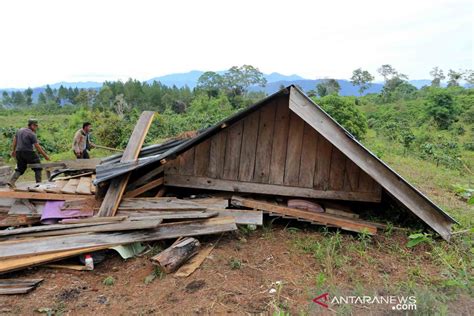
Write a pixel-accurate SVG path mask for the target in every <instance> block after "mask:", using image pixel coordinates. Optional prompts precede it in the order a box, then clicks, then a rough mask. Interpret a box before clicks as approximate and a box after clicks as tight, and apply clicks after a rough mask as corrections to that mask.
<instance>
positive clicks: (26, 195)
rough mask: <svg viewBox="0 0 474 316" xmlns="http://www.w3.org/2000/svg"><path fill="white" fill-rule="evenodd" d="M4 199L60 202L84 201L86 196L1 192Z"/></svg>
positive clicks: (0, 196)
mask: <svg viewBox="0 0 474 316" xmlns="http://www.w3.org/2000/svg"><path fill="white" fill-rule="evenodd" d="M3 197H8V198H15V199H30V200H58V201H68V200H81V199H84V195H78V194H56V193H36V192H18V191H0V198H3Z"/></svg>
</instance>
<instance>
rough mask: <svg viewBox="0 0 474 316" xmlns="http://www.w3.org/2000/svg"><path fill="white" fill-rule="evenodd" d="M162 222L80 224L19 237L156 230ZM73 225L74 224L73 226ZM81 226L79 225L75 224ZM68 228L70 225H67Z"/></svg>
mask: <svg viewBox="0 0 474 316" xmlns="http://www.w3.org/2000/svg"><path fill="white" fill-rule="evenodd" d="M162 221H163V220H162V219H160V218H157V219H154V220H146V221H128V220H127V221H120V222H116V223H95V224H87V225H84V224H82V226H83V227H71V228H66V229H57V230H50V231H42V232H34V233H24V234H22V235H21V237H47V236H60V235H72V234H81V233H98V232H118V231H127V230H142V229H145V230H147V229H151V228H157V227H158V225H159V224H161V222H162ZM73 225H74V224H73ZM77 225H81V224H77ZM69 226H70V225H69Z"/></svg>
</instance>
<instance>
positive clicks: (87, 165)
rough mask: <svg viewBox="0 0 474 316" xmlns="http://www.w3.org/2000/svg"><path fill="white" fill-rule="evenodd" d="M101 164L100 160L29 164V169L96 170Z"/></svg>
mask: <svg viewBox="0 0 474 316" xmlns="http://www.w3.org/2000/svg"><path fill="white" fill-rule="evenodd" d="M100 162H101V159H100V158H92V159H76V160H63V161H58V162H45V163H37V164H28V168H58V169H60V168H68V169H95V168H96V167H97V165H98V164H100Z"/></svg>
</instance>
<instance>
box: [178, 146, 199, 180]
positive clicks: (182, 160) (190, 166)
mask: <svg viewBox="0 0 474 316" xmlns="http://www.w3.org/2000/svg"><path fill="white" fill-rule="evenodd" d="M194 153H195V147H192V148H191V149H188V150H186V151H185V152H184V153H182V154H181V155H180V156H179V157H178V161H179V173H180V174H187V175H192V174H194Z"/></svg>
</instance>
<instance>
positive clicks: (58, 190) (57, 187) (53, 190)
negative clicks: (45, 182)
mask: <svg viewBox="0 0 474 316" xmlns="http://www.w3.org/2000/svg"><path fill="white" fill-rule="evenodd" d="M53 183H54V186H50V187H48V188H45V189H44V191H45V192H47V193H61V189H62V188H63V187H64V186H65V185H66V184H67V181H66V180H58V181H54V182H53Z"/></svg>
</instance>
